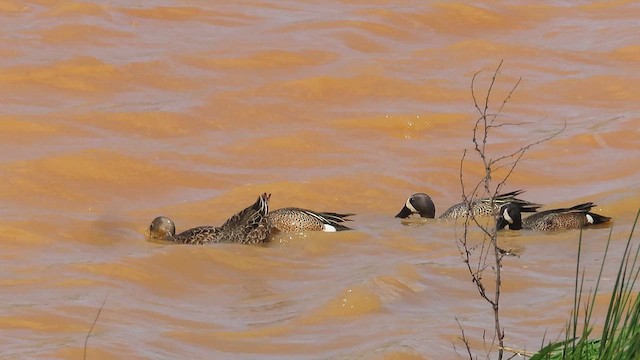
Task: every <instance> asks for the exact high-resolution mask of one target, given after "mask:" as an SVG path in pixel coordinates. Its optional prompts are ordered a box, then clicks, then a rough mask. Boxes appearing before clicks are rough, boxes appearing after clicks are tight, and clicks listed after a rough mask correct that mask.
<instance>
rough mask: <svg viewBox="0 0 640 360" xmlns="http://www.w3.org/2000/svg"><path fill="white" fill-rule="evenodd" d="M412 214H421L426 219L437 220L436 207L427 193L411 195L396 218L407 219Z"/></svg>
mask: <svg viewBox="0 0 640 360" xmlns="http://www.w3.org/2000/svg"><path fill="white" fill-rule="evenodd" d="M412 214H420V216H421V217H424V218H431V219H433V218H435V217H436V206H435V205H434V204H433V201H432V200H431V197H429V195H427V194H425V193H417V194H413V195H411V196H410V197H409V198H408V199H407V201H406V202H405V204H404V206H403V207H402V210H400V212H399V213H398V215H396V217H397V218H401V219H405V218H408V217H409V216H411V215H412Z"/></svg>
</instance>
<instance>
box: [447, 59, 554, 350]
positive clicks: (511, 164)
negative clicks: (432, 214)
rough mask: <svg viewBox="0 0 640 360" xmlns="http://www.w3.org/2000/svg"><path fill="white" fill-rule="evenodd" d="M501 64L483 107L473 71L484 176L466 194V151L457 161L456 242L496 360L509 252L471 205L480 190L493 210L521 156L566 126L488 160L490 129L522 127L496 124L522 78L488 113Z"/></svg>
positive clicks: (475, 131) (477, 141)
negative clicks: (489, 277) (475, 234)
mask: <svg viewBox="0 0 640 360" xmlns="http://www.w3.org/2000/svg"><path fill="white" fill-rule="evenodd" d="M502 64H503V62H502V61H500V63H499V64H498V66H497V67H496V69H495V70H494V71H493V74H492V76H491V79H490V81H489V86H488V88H487V90H486V95H485V97H484V101H483V103H482V105H481V103H480V101H479V99H478V97H477V94H476V82H477V78H478V76H479V75H480V74H481V73H482V72H483V71H485V70H481V71H478V72H476V73H475V74H474V75H473V77H472V79H471V97H472V99H473V105H474V107H475V108H476V110H477V111H478V113H479V114H480V116H479V117H478V118H477V119H476V120H475V123H474V126H473V138H472V143H473V149H474V151H475V153H476V154H477V155H478V157H479V159H480V161H481V163H482V166H483V168H484V176H483V177H482V179H480V181H478V182H477V183H476V184H475V186H474V187H473V188H472V189H469V191H468V192H467V189H466V187H465V184H464V180H463V168H464V161H465V159H466V156H467V151H466V150H465V151H464V153H463V155H462V158H461V160H460V185H461V188H462V199H463V201H464V203H465V204H466V207H467V211H468V216H467V217H466V218H465V221H464V232H463V234H462V236H461V237H460V238H459V239H458V243H457V246H458V250H459V252H460V255H461V257H462V259H463V262H464V263H465V265H466V267H467V270H468V272H469V275H470V276H471V281H472V282H473V283H474V284H475V286H476V289H477V290H478V293H479V295H480V297H482V298H483V299H484V300H485V301H487V303H488V304H490V306H491V307H492V309H493V314H494V331H493V336H492V340H491V346H490V349H488V350H487V349H486V348H485V351H486V352H487V357H488V356H489V354H490V353H491V351H492V349H495V348H496V344H497V350H498V357H497V358H498V359H502V358H503V356H504V350H505V347H504V337H505V332H504V329H503V328H502V326H501V324H500V296H501V285H502V280H501V279H502V278H501V268H502V259H503V258H504V256H506V255H507V254H508V253H507V252H505V251H504V250H503V249H501V248H500V247H499V246H498V244H497V238H498V237H497V229H495V227H493V228H490V227H488V226H487V225H483V224H481V223H480V222H479V221H478V219H477V218H476V216H475V213H474V205H475V204H476V201H477V199H479V198H480V196H479V194H480V192H481V190H480V189H482V193H484V194H486V195H489V197H490V206H491V208H492V209H495V204H494V202H493V199H494V198H495V197H496V196H497V195H498V194H499V193H500V191H501V189H502V187H503V186H504V185H505V184H506V182H507V180H508V179H509V177H510V176H511V174H512V173H513V171H514V169H515V167H516V166H517V164H518V163H519V162H520V160H522V157H523V156H524V154H525V153H526V152H527V151H528V150H529V149H531V148H532V147H533V146H536V145H538V144H540V143H543V142H546V141H549V140H551V139H552V138H554V137H556V136H558V135H559V134H560V133H562V132H563V131H564V129H565V128H566V123H565V126H564V127H563V128H562V129H560V130H559V131H557V132H555V133H553V134H551V135H549V136H547V137H545V138H543V139H541V140H538V141H535V142H533V143H530V144H528V145H526V146H523V147H521V148H519V149H517V150H515V151H513V152H511V153H508V154H506V155H501V156H498V157H497V158H495V159H491V158H489V157H488V154H487V140H488V138H489V133H490V131H491V129H493V128H500V127H505V126H521V125H523V124H524V123H513V122H508V121H501V122H497V121H496V120H497V119H498V117H500V116H501V114H502V111H503V109H504V108H505V106H506V104H507V103H508V102H509V100H510V99H511V98H512V96H513V94H514V92H515V90H516V89H517V88H518V86H519V85H520V83H521V81H522V78H519V79H518V80H517V81H516V82H515V84H514V85H513V86H512V87H511V89H510V91H509V92H508V94H507V95H506V97H505V98H504V99H503V100H502V103H501V104H500V106H499V108H498V111H497V112H495V113H492V112H489V104H490V98H491V93H492V91H493V89H494V86H495V85H496V79H497V77H498V74H499V72H500V69H501V67H502ZM507 160H513V161H507ZM502 168H507V173H506V175H504V177H502V179H500V180H499V181H497V185H496V186H495V187H494V189H493V190H492V180H493V175H494V174H495V172H496V171H497V170H499V169H502ZM496 217H497V214H494V218H493V220H494V222H493V223H494V224H495V221H496ZM472 224H475V226H476V227H477V228H478V229H480V230H481V233H482V235H483V240H482V242H481V243H480V245H479V247H476V246H471V245H470V243H469V240H468V236H469V227H470V226H471V225H472ZM476 256H477V259H475V257H476ZM490 258H491V260H490ZM474 259H475V260H474ZM489 268H491V269H492V270H493V271H492V273H493V281H494V286H495V290H494V291H493V292H492V293H491V294H490V293H488V292H487V288H486V286H485V283H484V281H485V279H484V273H485V271H486V270H487V269H489ZM458 325H459V326H460V328H461V331H462V326H461V325H460V323H459V322H458ZM463 338H465V336H464V332H463ZM483 339H484V344H485V347H486V346H487V339H486V337H485V335H484V334H483ZM465 344H466V345H467V346H468V342H465ZM469 352H470V350H469Z"/></svg>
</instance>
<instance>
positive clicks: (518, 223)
mask: <svg viewBox="0 0 640 360" xmlns="http://www.w3.org/2000/svg"><path fill="white" fill-rule="evenodd" d="M594 206H596V205H595V204H594V203H592V202H587V203H583V204H578V205H575V206H572V207H569V208H560V209H551V210H545V211H541V212H539V213H535V214H533V215H531V216H528V217H526V218H524V219H523V218H522V214H521V210H520V209H519V208H518V206H517V205H515V204H504V205H502V207H501V208H500V215H499V216H498V219H497V221H496V228H497V229H498V230H501V229H510V230H520V229H525V230H538V231H550V230H560V229H580V228H583V227H587V226H590V225H596V224H602V223H606V222H608V221H610V220H611V218H610V217H607V216H602V215H599V214H596V213H593V212H591V208H592V207H594Z"/></svg>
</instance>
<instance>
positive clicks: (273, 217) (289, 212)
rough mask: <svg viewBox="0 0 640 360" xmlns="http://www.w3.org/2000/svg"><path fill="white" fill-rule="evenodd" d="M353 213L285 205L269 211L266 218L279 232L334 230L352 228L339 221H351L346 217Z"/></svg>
mask: <svg viewBox="0 0 640 360" xmlns="http://www.w3.org/2000/svg"><path fill="white" fill-rule="evenodd" d="M353 215H354V214H339V213H333V212H315V211H311V210H307V209H301V208H295V207H287V208H282V209H278V210H274V211H272V212H270V213H269V215H268V218H269V221H270V222H271V226H272V227H273V228H274V229H276V230H278V231H281V232H301V231H324V232H336V231H344V230H352V229H351V228H349V227H347V226H344V225H342V224H341V223H343V222H345V221H351V219H349V218H348V217H350V216H353Z"/></svg>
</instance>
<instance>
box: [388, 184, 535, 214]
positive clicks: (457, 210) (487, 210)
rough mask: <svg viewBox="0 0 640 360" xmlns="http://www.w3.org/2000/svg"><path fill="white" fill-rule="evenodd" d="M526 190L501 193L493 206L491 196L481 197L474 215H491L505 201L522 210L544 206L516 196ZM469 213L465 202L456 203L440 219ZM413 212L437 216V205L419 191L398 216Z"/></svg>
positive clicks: (474, 209) (474, 204)
mask: <svg viewBox="0 0 640 360" xmlns="http://www.w3.org/2000/svg"><path fill="white" fill-rule="evenodd" d="M523 192H524V190H516V191H512V192H509V193H505V194H500V195H498V196H496V197H495V198H494V199H493V207H491V198H485V199H479V200H476V201H474V202H473V203H472V206H473V215H474V216H490V215H493V214H494V213H495V212H497V211H498V210H499V209H500V206H502V205H503V204H505V203H513V204H515V205H517V206H518V207H519V209H520V211H521V212H536V211H537V209H538V208H539V207H540V206H542V205H540V204H535V203H532V202H529V201H526V200H521V199H518V198H517V197H516V196H518V195H520V194H522V193H523ZM468 213H469V211H468V206H467V205H466V204H465V203H459V204H455V205H453V206H452V207H450V208H449V209H447V211H445V212H444V213H443V214H442V215H440V216H439V217H438V219H455V218H460V217H465V216H467V215H468ZM412 214H419V215H420V216H421V217H424V218H431V219H433V218H435V217H436V206H435V205H434V203H433V200H431V197H429V195H427V194H424V193H417V194H413V195H411V196H410V197H409V198H408V199H407V201H406V202H405V204H404V207H402V210H400V212H399V213H398V215H396V217H397V218H402V219H404V218H408V217H409V216H411V215H412Z"/></svg>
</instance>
